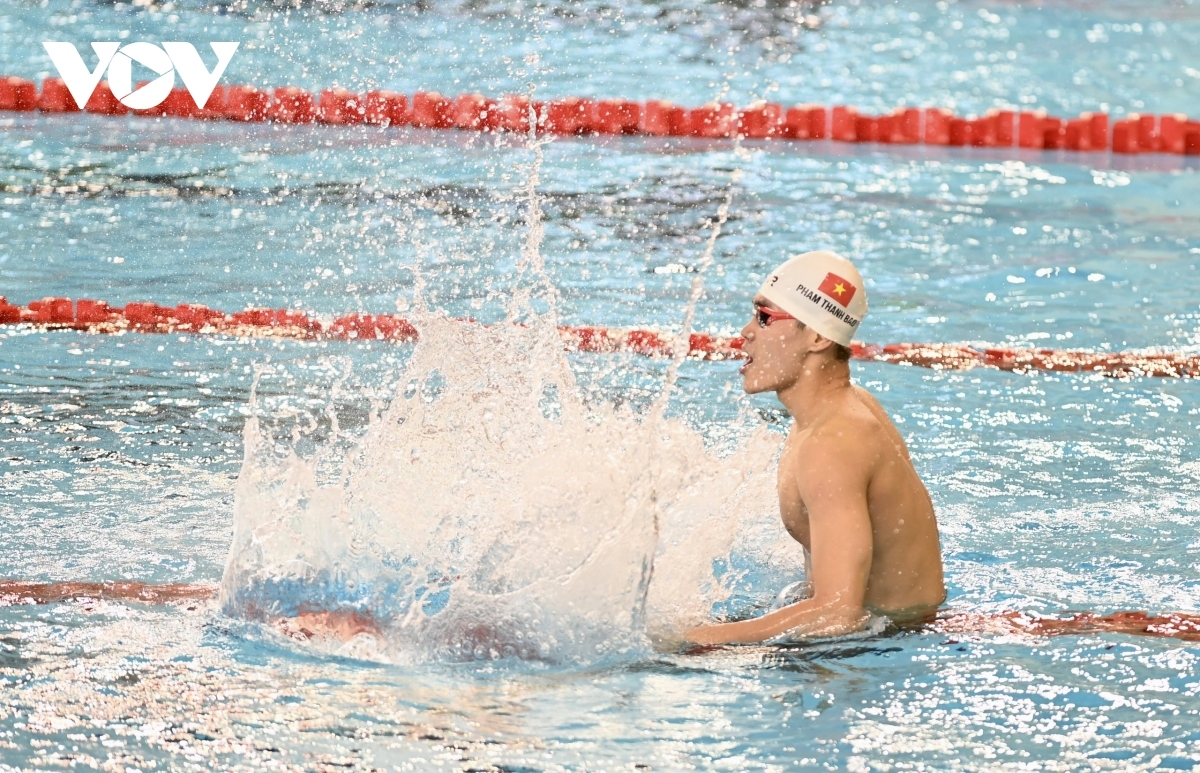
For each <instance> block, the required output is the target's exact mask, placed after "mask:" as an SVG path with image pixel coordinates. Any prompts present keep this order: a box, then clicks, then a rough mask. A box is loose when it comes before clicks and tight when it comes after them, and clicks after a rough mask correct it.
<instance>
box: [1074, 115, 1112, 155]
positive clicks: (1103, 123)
mask: <svg viewBox="0 0 1200 773" xmlns="http://www.w3.org/2000/svg"><path fill="white" fill-rule="evenodd" d="M1083 115H1085V116H1088V124H1089V127H1090V129H1091V140H1092V150H1107V149H1108V113H1084V114H1083ZM1081 117H1082V116H1081Z"/></svg>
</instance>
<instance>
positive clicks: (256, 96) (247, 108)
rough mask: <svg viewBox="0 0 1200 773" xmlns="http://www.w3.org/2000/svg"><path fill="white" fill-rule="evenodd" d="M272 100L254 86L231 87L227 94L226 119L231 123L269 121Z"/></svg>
mask: <svg viewBox="0 0 1200 773" xmlns="http://www.w3.org/2000/svg"><path fill="white" fill-rule="evenodd" d="M270 103H271V98H270V97H269V96H268V95H267V93H266V92H265V91H260V90H259V89H256V88H254V87H253V86H230V87H229V89H228V90H227V91H226V93H225V117H226V118H228V119H229V120H231V121H243V122H255V121H265V120H267V108H268V107H269V106H270Z"/></svg>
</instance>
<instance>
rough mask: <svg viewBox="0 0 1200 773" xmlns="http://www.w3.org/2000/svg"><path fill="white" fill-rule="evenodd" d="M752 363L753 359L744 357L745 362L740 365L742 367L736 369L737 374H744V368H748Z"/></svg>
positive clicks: (747, 356)
mask: <svg viewBox="0 0 1200 773" xmlns="http://www.w3.org/2000/svg"><path fill="white" fill-rule="evenodd" d="M752 362H754V358H753V357H751V356H750V355H746V361H745V362H743V363H742V367H740V368H738V373H745V372H746V368H749V367H750V363H752Z"/></svg>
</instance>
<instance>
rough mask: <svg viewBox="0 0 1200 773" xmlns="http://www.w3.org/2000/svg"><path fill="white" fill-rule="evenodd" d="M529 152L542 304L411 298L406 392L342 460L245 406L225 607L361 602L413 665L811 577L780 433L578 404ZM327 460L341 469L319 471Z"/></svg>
mask: <svg viewBox="0 0 1200 773" xmlns="http://www.w3.org/2000/svg"><path fill="white" fill-rule="evenodd" d="M532 149H533V151H534V161H533V164H532V165H531V168H530V171H529V174H528V178H527V180H528V184H527V186H526V188H525V195H526V197H527V206H528V208H529V210H530V217H529V218H528V219H527V222H528V223H530V224H531V227H530V231H529V236H528V239H527V241H526V244H525V246H524V248H523V250H522V260H521V265H522V266H523V270H528V272H529V274H530V275H531V279H532V282H533V284H534V286H535V287H537V288H540V289H541V290H542V296H541V300H542V302H543V304H544V305H545V306H546V308H547V309H548V310H547V311H546V312H543V313H538V312H537V311H536V310H535V308H534V303H533V296H532V295H531V294H530V293H528V292H522V293H518V294H517V295H516V296H515V298H514V300H513V303H512V304H511V306H510V314H509V318H508V319H507V320H505V321H504V322H502V323H499V324H495V325H491V326H485V325H478V324H473V323H467V322H462V321H456V320H453V319H451V318H449V317H448V316H446V315H445V314H443V313H440V312H432V311H429V310H427V309H425V308H424V306H423V305H422V304H420V303H418V304H417V305H416V309H415V314H414V323H415V324H416V326H417V327H418V329H419V330H420V332H421V340H420V343H419V345H418V346H417V347H416V349H415V351H414V352H413V355H412V358H411V359H410V361H409V362H408V364H407V366H406V368H405V371H404V373H403V374H402V376H401V379H400V382H399V383H400V384H402V385H404V386H403V389H402V394H400V395H398V396H397V397H396V398H395V399H394V400H393V401H392V403H391V405H390V406H388V407H387V408H386V410H383V411H382V412H381V413H380V414H379V415H378V416H376V417H375V418H374V420H373V421H371V422H370V424H369V426H368V427H367V429H366V431H365V433H364V434H363V435H362V436H361V437H360V438H358V439H356V440H355V441H354V442H353V443H351V444H350V446H349V451H348V452H346V453H340V452H339V451H338V448H339V447H340V446H339V443H338V442H337V439H336V438H335V440H334V441H333V442H330V443H329V444H328V445H327V446H325V447H323V448H322V449H321V450H320V451H319V452H318V453H317V454H316V456H315V457H314V458H307V459H306V458H302V457H301V456H300V455H299V454H298V453H297V452H296V450H295V448H296V445H297V443H296V440H297V438H296V437H295V436H293V437H292V439H291V442H290V443H281V442H280V441H279V440H278V439H277V438H276V437H274V436H273V434H272V433H271V432H270V431H269V430H268V429H266V428H265V427H264V425H263V423H262V422H261V421H260V420H259V419H258V418H252V419H251V420H249V421H248V422H247V425H246V429H245V458H244V462H243V467H242V471H241V475H240V477H239V480H238V486H237V494H236V503H235V517H234V540H233V545H232V548H231V551H230V556H229V559H228V562H227V565H226V569H225V575H224V578H223V580H222V593H221V598H222V607H223V609H224V610H225V612H226V613H227V614H230V615H232V616H238V617H250V618H258V619H270V618H276V617H288V616H293V615H295V614H297V613H299V612H302V611H312V610H339V609H340V610H354V611H356V612H359V613H361V614H363V615H367V616H369V617H371V618H373V619H374V620H375V621H377V622H378V624H379V625H380V627H381V629H382V630H383V632H384V637H383V638H384V641H383V643H382V653H384V654H380V655H379V656H380V657H383V656H386V657H387V658H388V659H391V660H397V661H404V662H421V661H461V660H479V659H482V660H496V659H502V658H510V657H512V658H520V659H522V660H527V661H544V662H549V663H558V664H594V663H597V662H603V661H608V660H613V659H619V660H623V659H629V658H635V657H639V656H641V655H642V654H644V653H646V652H647V651H648V650H649V649H650V648H651V647H653V646H654V644H655V643H658V644H667V643H670V642H671V641H673V640H675V639H676V638H677V637H678V634H679V633H680V632H681V631H682V630H683V629H684V628H686V627H687V626H690V625H694V624H696V623H699V622H701V621H702V620H704V619H706V618H707V617H708V616H709V614H710V612H711V610H712V608H713V605H714V604H716V603H720V602H722V601H726V600H729V599H730V598H731V597H733V596H734V595H735V594H736V593H738V591H739V587H740V586H741V585H743V584H744V581H745V579H746V577H747V576H748V575H750V574H754V575H755V577H758V578H761V577H762V576H763V574H764V572H765V573H767V574H768V575H778V577H777V578H775V579H772V580H771V581H770V584H771V585H773V586H774V587H779V586H780V585H782V584H784V583H785V582H787V581H791V580H794V579H796V576H797V573H798V572H799V571H800V568H801V567H802V566H803V558H802V552H801V549H800V548H799V546H798V545H796V544H795V543H794V542H793V541H792V540H790V539H789V538H788V537H787V536H786V535H785V534H784V533H783V530H782V528H781V526H780V525H779V520H778V516H777V515H776V505H775V501H774V465H775V461H774V460H775V457H776V454H777V451H778V448H779V438H778V436H777V435H775V434H774V433H771V432H768V431H767V430H766V429H765V428H764V427H761V426H758V427H748V428H747V431H746V432H745V433H744V435H745V442H744V443H743V444H741V445H740V447H739V448H738V450H736V451H735V452H733V453H731V454H726V455H722V454H721V453H719V452H718V451H717V450H714V449H712V448H709V447H707V446H706V443H705V440H704V437H703V436H702V435H701V433H700V432H699V431H697V430H696V429H694V428H693V427H690V426H689V425H688V424H686V423H685V422H684V421H682V420H678V419H669V418H667V417H666V416H665V401H666V395H664V396H663V397H662V398H661V399H660V401H659V402H658V403H657V404H656V406H655V407H654V408H653V409H652V410H651V411H650V412H649V413H648V414H647V415H646V416H639V415H636V414H635V413H634V412H633V411H632V410H631V409H628V408H616V407H614V406H612V405H607V404H600V405H587V404H585V402H584V400H583V399H582V397H581V395H580V391H579V389H578V387H577V386H576V384H575V382H574V379H573V377H572V374H571V371H570V367H569V362H568V361H567V359H566V356H565V355H564V353H563V351H562V344H561V340H560V338H559V335H558V331H557V319H556V316H557V312H556V308H555V303H554V288H553V286H552V284H551V283H550V281H549V278H548V277H547V275H546V272H545V268H544V264H543V262H542V257H541V253H540V247H541V228H540V222H541V221H540V216H539V201H538V198H537V180H538V173H539V169H540V161H541V148H540V145H539V144H536V141H535V144H534V146H533V148H532ZM729 203H730V199H729V198H727V199H726V201H725V203H724V204H723V205H722V207H721V210H720V212H719V213H718V222H716V223H715V224H714V230H713V233H712V238H711V239H710V240H709V244H708V249H707V250H706V253H705V259H706V261H707V262H708V263H711V261H712V252H713V248H714V243H715V239H716V236H717V235H718V234H719V228H720V224H721V222H723V221H724V218H725V216H726V215H727V213H728V207H729ZM700 280H702V275H701V276H700V277H698V281H700ZM700 290H702V285H701V284H696V285H694V286H693V288H692V294H691V303H690V304H689V309H688V314H687V316H686V320H685V331H684V333H683V339H682V340H684V341H686V336H687V333H688V332H689V331H688V329H687V328H689V327H690V322H691V319H692V314H693V313H694V307H695V303H696V302H697V301H698V299H699V297H700ZM681 360H682V356H680V357H677V358H676V359H675V361H674V362H673V363H672V365H671V368H670V371H669V374H668V382H667V383H668V388H669V385H670V384H671V383H673V381H674V378H675V374H676V373H677V371H678V368H679V364H680V361H681ZM335 432H336V425H335ZM339 453H340V455H339ZM334 457H337V459H338V460H339V462H340V465H341V466H340V472H339V474H338V475H337V476H336V480H334V481H333V482H329V483H322V482H320V480H319V475H318V470H320V469H323V468H327V467H328V465H329V463H330V460H331V459H332V458H334ZM373 652H374V650H373Z"/></svg>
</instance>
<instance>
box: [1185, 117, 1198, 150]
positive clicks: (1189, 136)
mask: <svg viewBox="0 0 1200 773" xmlns="http://www.w3.org/2000/svg"><path fill="white" fill-rule="evenodd" d="M1183 154H1184V155H1185V156H1200V122H1196V121H1188V123H1187V125H1186V126H1185V127H1184V129H1183Z"/></svg>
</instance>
